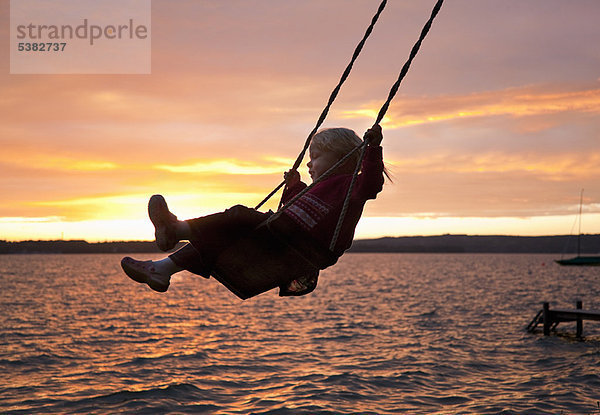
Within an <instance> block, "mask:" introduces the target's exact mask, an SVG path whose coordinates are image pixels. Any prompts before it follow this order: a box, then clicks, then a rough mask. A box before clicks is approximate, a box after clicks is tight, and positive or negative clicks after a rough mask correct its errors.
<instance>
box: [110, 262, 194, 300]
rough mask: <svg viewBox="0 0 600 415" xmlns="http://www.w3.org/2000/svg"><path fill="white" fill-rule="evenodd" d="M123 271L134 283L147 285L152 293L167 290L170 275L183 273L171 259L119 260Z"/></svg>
mask: <svg viewBox="0 0 600 415" xmlns="http://www.w3.org/2000/svg"><path fill="white" fill-rule="evenodd" d="M121 267H122V268H123V271H125V273H126V274H127V276H129V278H131V279H132V280H134V281H137V282H139V283H142V284H148V285H149V286H150V288H152V289H153V290H154V291H158V292H165V291H167V290H168V289H169V283H170V281H171V275H173V274H175V273H176V272H179V271H183V268H182V267H180V266H179V265H177V264H176V263H175V262H173V260H171V258H169V257H166V258H164V259H161V260H158V261H137V260H135V259H133V258H130V257H125V258H123V259H122V260H121Z"/></svg>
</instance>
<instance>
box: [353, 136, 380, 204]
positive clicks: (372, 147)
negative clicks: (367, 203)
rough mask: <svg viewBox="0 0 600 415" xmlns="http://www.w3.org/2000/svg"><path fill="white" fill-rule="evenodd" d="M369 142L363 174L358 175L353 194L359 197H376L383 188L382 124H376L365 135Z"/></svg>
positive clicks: (362, 168)
mask: <svg viewBox="0 0 600 415" xmlns="http://www.w3.org/2000/svg"><path fill="white" fill-rule="evenodd" d="M364 139H365V141H366V142H367V144H368V145H367V149H366V153H365V158H364V159H363V163H362V167H361V170H362V172H361V174H360V175H359V176H358V182H357V186H356V188H355V190H354V192H353V196H354V197H355V198H357V199H363V200H366V199H375V197H376V196H377V194H378V193H379V192H381V190H382V189H383V182H384V178H383V171H384V168H383V149H382V148H381V141H382V140H383V134H382V131H381V126H379V125H374V126H373V127H371V128H369V129H368V130H367V132H366V133H365V136H364Z"/></svg>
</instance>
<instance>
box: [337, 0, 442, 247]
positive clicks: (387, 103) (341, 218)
mask: <svg viewBox="0 0 600 415" xmlns="http://www.w3.org/2000/svg"><path fill="white" fill-rule="evenodd" d="M443 3H444V0H438V2H437V3H436V4H435V6H434V7H433V10H432V11H431V15H430V16H429V20H427V22H426V23H425V26H424V27H423V30H421V34H420V36H419V39H418V40H417V42H416V43H415V44H414V46H413V48H412V50H411V52H410V56H409V58H408V60H407V61H406V62H405V63H404V66H403V67H402V70H401V71H400V75H399V76H398V80H397V81H396V82H395V83H394V85H392V88H391V90H390V93H389V95H388V98H387V100H386V101H385V103H384V104H383V106H382V107H381V109H380V110H379V114H378V115H377V119H376V121H375V125H377V124H379V123H380V122H381V120H383V117H384V116H385V113H386V112H387V110H388V108H389V106H390V102H392V99H394V96H395V95H396V93H397V92H398V89H399V88H400V84H401V83H402V80H403V79H404V77H405V76H406V74H407V73H408V70H409V69H410V65H411V63H412V61H413V59H414V58H415V56H417V53H418V52H419V49H420V48H421V43H423V39H425V37H426V36H427V33H429V29H431V24H432V23H433V20H434V19H435V17H436V16H437V14H438V12H439V11H440V8H441V7H442V4H443ZM365 149H366V146H363V149H362V152H361V155H360V160H359V162H358V163H357V165H356V169H355V170H354V174H353V176H352V181H351V182H350V186H349V187H348V192H347V193H346V198H345V199H344V205H343V206H342V211H341V213H340V216H339V218H338V223H337V225H336V227H335V231H334V233H333V237H332V238H331V244H330V245H329V250H330V251H332V252H333V251H334V249H335V245H336V243H337V240H338V238H339V235H340V231H341V229H342V226H343V224H344V219H345V218H346V213H348V208H349V206H350V199H351V196H352V190H353V189H354V185H355V183H356V179H357V177H358V173H359V171H360V167H361V166H362V160H363V159H364V157H365Z"/></svg>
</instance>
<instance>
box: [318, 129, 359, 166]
mask: <svg viewBox="0 0 600 415" xmlns="http://www.w3.org/2000/svg"><path fill="white" fill-rule="evenodd" d="M362 142H363V140H362V139H361V138H360V137H359V136H358V135H356V133H355V132H354V131H352V130H351V129H349V128H343V127H337V128H324V129H322V130H320V131H319V132H317V133H316V134H315V135H314V136H313V138H312V140H311V142H310V147H311V148H315V149H317V150H319V151H323V152H331V153H334V154H335V155H336V156H338V159H341V158H342V157H344V156H345V155H346V154H348V153H349V152H351V151H352V150H354V149H355V148H356V147H358V146H360V145H361V144H362ZM359 159H360V151H356V152H355V153H354V154H352V156H350V158H349V159H348V161H347V162H346V163H345V165H349V166H356V164H357V163H358V160H359Z"/></svg>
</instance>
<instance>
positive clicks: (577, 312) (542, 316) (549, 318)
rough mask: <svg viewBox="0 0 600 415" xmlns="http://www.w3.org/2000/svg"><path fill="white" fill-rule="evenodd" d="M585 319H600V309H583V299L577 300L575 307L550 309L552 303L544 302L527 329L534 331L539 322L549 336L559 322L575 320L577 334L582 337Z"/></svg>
mask: <svg viewBox="0 0 600 415" xmlns="http://www.w3.org/2000/svg"><path fill="white" fill-rule="evenodd" d="M584 320H595V321H600V311H586V310H583V304H582V302H581V301H577V303H576V304H575V309H550V303H544V307H543V308H542V309H541V310H540V311H539V312H538V313H537V315H536V316H535V317H534V318H533V320H532V321H531V323H529V325H528V326H527V331H529V332H530V333H533V332H534V331H535V329H536V327H537V326H538V325H539V324H543V327H544V335H545V336H548V335H550V332H551V331H555V330H556V326H558V324H559V323H563V322H570V321H574V322H576V323H577V332H576V336H577V337H579V338H581V337H582V336H583V321H584Z"/></svg>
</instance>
